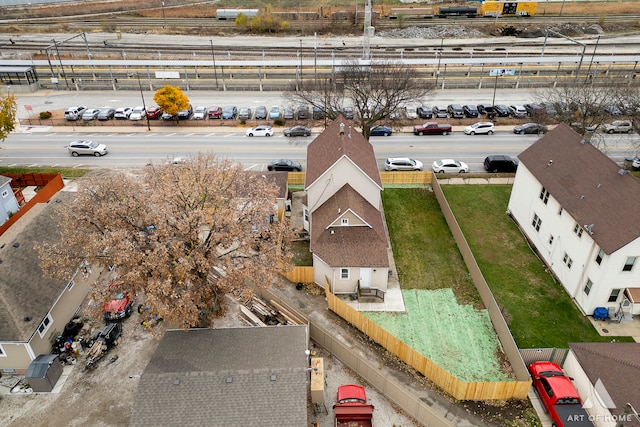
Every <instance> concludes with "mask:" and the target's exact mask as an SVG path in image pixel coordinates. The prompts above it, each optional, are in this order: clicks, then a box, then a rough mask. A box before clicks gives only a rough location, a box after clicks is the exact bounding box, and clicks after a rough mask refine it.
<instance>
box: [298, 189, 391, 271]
mask: <svg viewBox="0 0 640 427" xmlns="http://www.w3.org/2000/svg"><path fill="white" fill-rule="evenodd" d="M349 209H350V210H351V211H353V213H355V214H356V215H358V216H359V217H360V218H362V219H363V220H364V221H365V222H366V223H367V224H368V225H366V226H335V227H330V228H327V227H328V226H329V225H330V224H331V223H332V222H334V221H335V220H336V219H337V218H338V217H339V216H340V214H341V213H345V212H346V211H347V210H349ZM388 246H389V243H388V239H387V235H386V232H385V228H384V220H383V218H382V213H380V211H378V210H377V209H376V208H374V207H373V206H372V205H371V204H370V203H369V202H367V201H366V200H365V199H364V197H362V196H361V195H360V194H358V192H356V191H355V190H354V189H353V188H352V187H351V186H350V185H349V184H346V185H344V186H343V187H342V188H341V189H340V190H338V191H337V192H336V193H335V194H334V195H333V196H332V197H330V198H329V199H327V201H326V202H324V203H323V204H322V206H320V207H318V209H316V210H315V211H314V212H313V216H312V218H311V245H310V248H311V251H312V252H313V253H314V254H315V255H316V256H318V257H320V258H321V259H322V260H323V261H324V262H326V263H327V264H328V265H330V266H332V267H340V266H343V267H388V266H389V258H388V253H387V249H388Z"/></svg>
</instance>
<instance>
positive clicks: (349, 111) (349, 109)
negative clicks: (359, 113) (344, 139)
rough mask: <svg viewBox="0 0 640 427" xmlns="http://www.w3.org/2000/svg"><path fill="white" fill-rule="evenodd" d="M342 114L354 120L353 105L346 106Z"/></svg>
mask: <svg viewBox="0 0 640 427" xmlns="http://www.w3.org/2000/svg"><path fill="white" fill-rule="evenodd" d="M342 115H343V116H344V118H345V119H349V120H353V107H344V108H343V109H342Z"/></svg>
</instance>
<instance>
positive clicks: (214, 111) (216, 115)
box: [208, 107, 222, 119]
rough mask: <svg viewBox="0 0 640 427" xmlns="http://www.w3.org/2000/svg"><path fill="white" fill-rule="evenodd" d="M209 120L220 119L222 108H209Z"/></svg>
mask: <svg viewBox="0 0 640 427" xmlns="http://www.w3.org/2000/svg"><path fill="white" fill-rule="evenodd" d="M208 115H209V118H210V119H220V118H222V107H211V108H209V113H208Z"/></svg>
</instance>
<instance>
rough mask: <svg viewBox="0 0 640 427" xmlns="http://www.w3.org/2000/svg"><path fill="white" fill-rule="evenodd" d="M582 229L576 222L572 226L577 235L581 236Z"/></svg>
mask: <svg viewBox="0 0 640 427" xmlns="http://www.w3.org/2000/svg"><path fill="white" fill-rule="evenodd" d="M582 231H583V230H582V227H580V224H577V223H576V226H575V227H573V232H574V233H576V235H577V236H578V237H582Z"/></svg>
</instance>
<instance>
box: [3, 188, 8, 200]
mask: <svg viewBox="0 0 640 427" xmlns="http://www.w3.org/2000/svg"><path fill="white" fill-rule="evenodd" d="M8 195H9V190H3V191H2V198H3V199H4V198H5V197H7V196H8Z"/></svg>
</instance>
